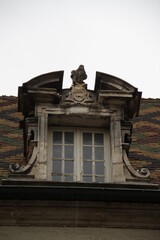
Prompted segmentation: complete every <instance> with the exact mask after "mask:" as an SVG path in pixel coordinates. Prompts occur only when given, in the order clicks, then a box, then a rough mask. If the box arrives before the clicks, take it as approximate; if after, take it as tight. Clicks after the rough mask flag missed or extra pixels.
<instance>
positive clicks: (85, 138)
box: [83, 133, 92, 145]
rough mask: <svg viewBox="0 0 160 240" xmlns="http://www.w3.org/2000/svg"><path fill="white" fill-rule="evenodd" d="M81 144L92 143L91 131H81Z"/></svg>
mask: <svg viewBox="0 0 160 240" xmlns="http://www.w3.org/2000/svg"><path fill="white" fill-rule="evenodd" d="M83 145H92V133H83Z"/></svg>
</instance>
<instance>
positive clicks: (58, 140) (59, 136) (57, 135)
mask: <svg viewBox="0 0 160 240" xmlns="http://www.w3.org/2000/svg"><path fill="white" fill-rule="evenodd" d="M57 143H60V144H61V143H62V132H53V144H57Z"/></svg>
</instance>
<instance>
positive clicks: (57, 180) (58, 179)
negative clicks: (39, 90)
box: [52, 176, 61, 182]
mask: <svg viewBox="0 0 160 240" xmlns="http://www.w3.org/2000/svg"><path fill="white" fill-rule="evenodd" d="M52 180H53V181H55V182H60V181H61V176H53V177H52Z"/></svg>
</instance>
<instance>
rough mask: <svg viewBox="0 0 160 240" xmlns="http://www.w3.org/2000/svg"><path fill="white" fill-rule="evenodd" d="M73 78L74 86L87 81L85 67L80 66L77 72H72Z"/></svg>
mask: <svg viewBox="0 0 160 240" xmlns="http://www.w3.org/2000/svg"><path fill="white" fill-rule="evenodd" d="M71 78H72V80H73V85H76V84H80V83H81V84H82V83H83V80H85V79H87V74H86V72H85V70H84V66H83V65H80V66H79V67H78V69H77V70H72V72H71Z"/></svg>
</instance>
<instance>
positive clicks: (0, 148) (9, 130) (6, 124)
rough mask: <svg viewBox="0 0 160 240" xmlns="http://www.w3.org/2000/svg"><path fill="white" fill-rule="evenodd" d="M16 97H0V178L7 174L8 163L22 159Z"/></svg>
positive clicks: (21, 137) (21, 138) (19, 115)
mask: <svg viewBox="0 0 160 240" xmlns="http://www.w3.org/2000/svg"><path fill="white" fill-rule="evenodd" d="M17 105H18V98H17V97H13V96H10V97H7V96H2V97H0V178H3V177H7V176H8V168H9V164H10V163H17V162H18V163H21V162H22V161H23V133H22V131H21V130H20V128H19V121H20V120H22V119H23V117H22V114H21V113H19V112H17Z"/></svg>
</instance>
